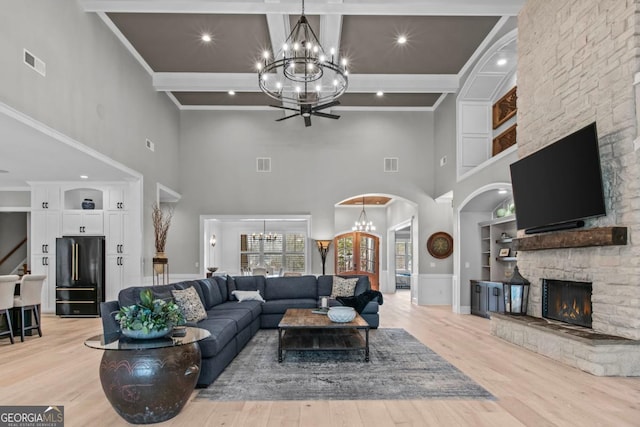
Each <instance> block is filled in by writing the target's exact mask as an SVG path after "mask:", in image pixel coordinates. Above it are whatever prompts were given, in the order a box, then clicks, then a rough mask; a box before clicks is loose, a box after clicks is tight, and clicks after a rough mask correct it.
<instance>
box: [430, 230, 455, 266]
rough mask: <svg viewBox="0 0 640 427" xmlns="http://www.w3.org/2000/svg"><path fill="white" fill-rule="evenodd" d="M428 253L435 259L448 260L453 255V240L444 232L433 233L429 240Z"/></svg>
mask: <svg viewBox="0 0 640 427" xmlns="http://www.w3.org/2000/svg"><path fill="white" fill-rule="evenodd" d="M427 251H429V254H430V255H431V256H432V257H434V258H438V259H444V258H447V257H448V256H449V255H451V254H452V253H453V238H452V237H451V235H450V234H449V233H445V232H444V231H438V232H437V233H433V234H432V235H431V237H429V240H427Z"/></svg>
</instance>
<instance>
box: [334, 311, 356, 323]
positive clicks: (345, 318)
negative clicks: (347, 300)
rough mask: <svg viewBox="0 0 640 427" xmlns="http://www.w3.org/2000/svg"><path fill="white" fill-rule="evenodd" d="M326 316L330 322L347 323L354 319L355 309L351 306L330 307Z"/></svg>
mask: <svg viewBox="0 0 640 427" xmlns="http://www.w3.org/2000/svg"><path fill="white" fill-rule="evenodd" d="M327 316H329V320H331V321H332V322H336V323H347V322H351V321H352V320H353V319H355V317H356V311H355V310H354V308H353V307H331V308H330V309H329V311H328V312H327Z"/></svg>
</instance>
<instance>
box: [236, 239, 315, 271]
mask: <svg viewBox="0 0 640 427" xmlns="http://www.w3.org/2000/svg"><path fill="white" fill-rule="evenodd" d="M270 234H271V236H273V239H270V240H267V239H266V238H263V239H260V238H258V237H256V238H254V237H253V236H252V235H251V234H240V270H241V271H242V272H251V271H252V270H253V269H254V268H256V267H264V268H266V269H267V270H268V271H270V272H271V273H274V274H275V273H278V272H280V271H282V272H295V273H304V272H306V265H305V245H306V241H307V237H306V236H305V235H304V234H303V233H284V234H283V233H270Z"/></svg>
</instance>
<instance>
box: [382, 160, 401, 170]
mask: <svg viewBox="0 0 640 427" xmlns="http://www.w3.org/2000/svg"><path fill="white" fill-rule="evenodd" d="M384 171H385V172H398V158H397V157H385V158H384Z"/></svg>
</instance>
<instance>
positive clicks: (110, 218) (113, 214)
mask: <svg viewBox="0 0 640 427" xmlns="http://www.w3.org/2000/svg"><path fill="white" fill-rule="evenodd" d="M104 232H105V236H106V238H107V243H106V245H107V248H106V253H107V255H121V254H127V253H129V243H128V242H127V238H128V237H130V236H131V235H132V231H131V215H130V214H129V213H128V212H126V211H123V212H120V211H107V212H105V217H104Z"/></svg>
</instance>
